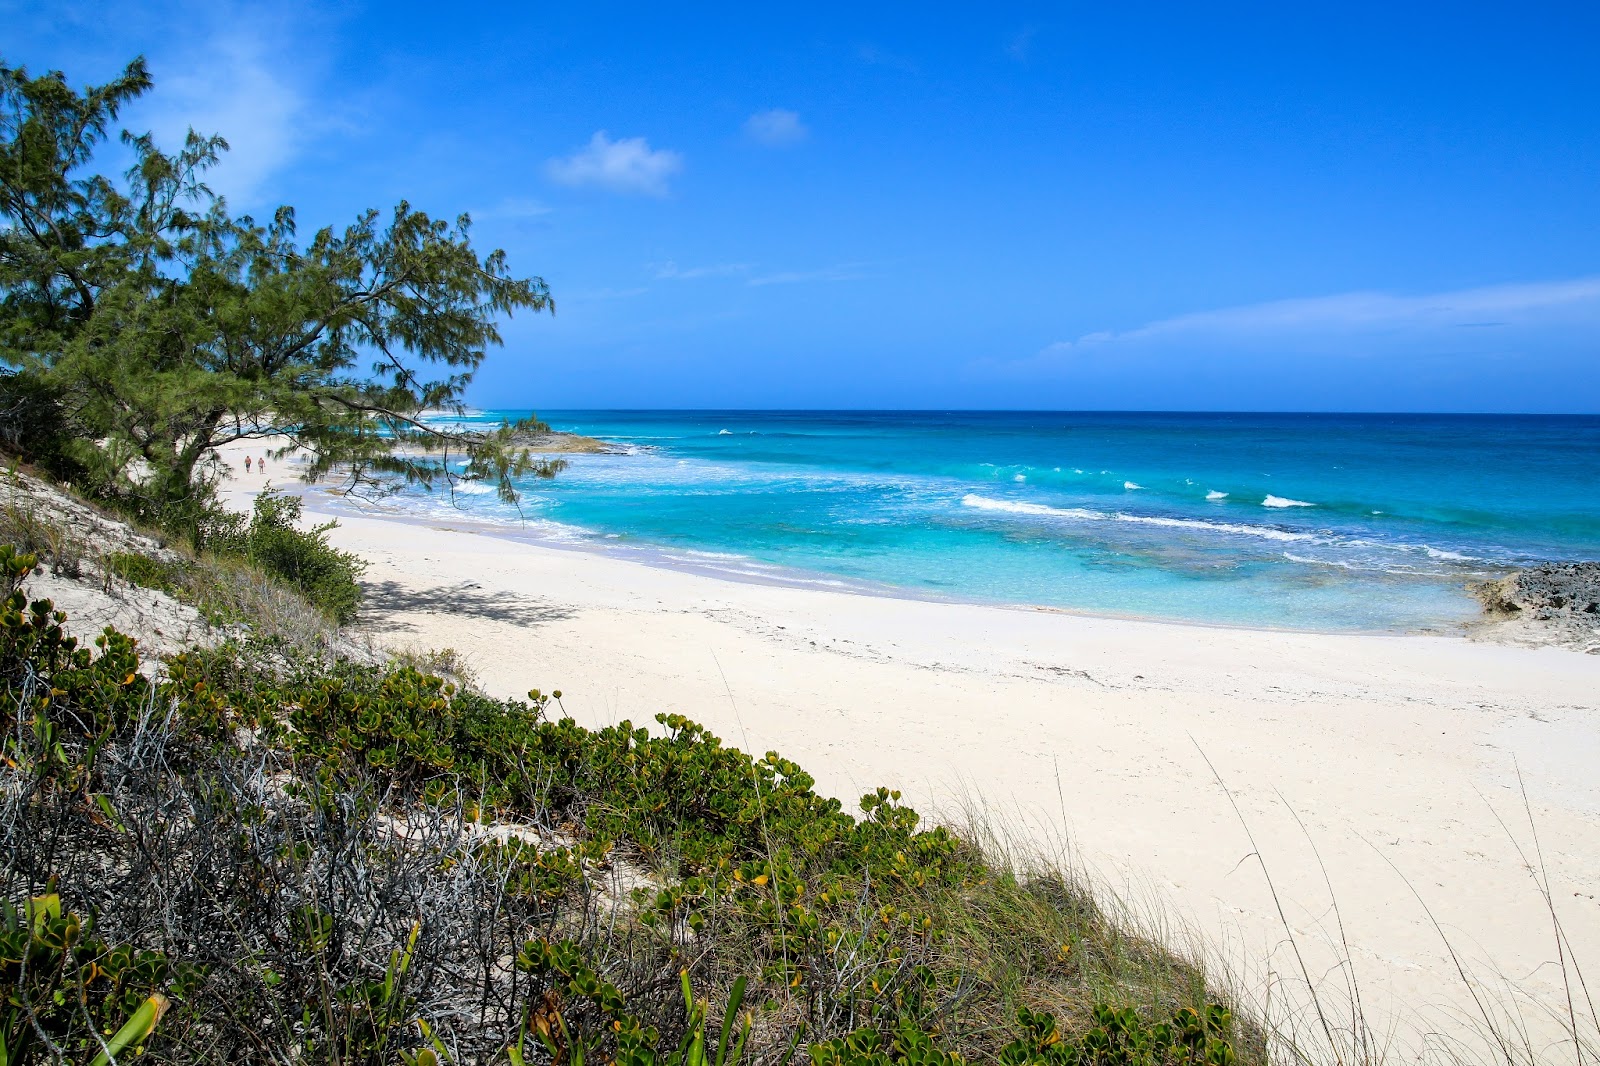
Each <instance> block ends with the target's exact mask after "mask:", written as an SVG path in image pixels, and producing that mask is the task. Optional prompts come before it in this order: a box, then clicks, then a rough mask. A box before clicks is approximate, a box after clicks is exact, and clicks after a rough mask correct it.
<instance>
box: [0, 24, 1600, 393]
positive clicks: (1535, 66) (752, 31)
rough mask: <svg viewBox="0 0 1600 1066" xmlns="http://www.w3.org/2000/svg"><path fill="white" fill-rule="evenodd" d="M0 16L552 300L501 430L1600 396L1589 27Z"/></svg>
mask: <svg viewBox="0 0 1600 1066" xmlns="http://www.w3.org/2000/svg"><path fill="white" fill-rule="evenodd" d="M765 6H766V5H736V6H732V5H730V6H727V7H723V8H711V7H701V8H697V9H693V10H690V9H687V8H682V7H679V6H676V5H650V6H645V5H639V6H638V7H633V6H619V5H607V4H587V5H570V6H567V7H562V6H559V5H558V6H553V7H552V6H548V5H529V4H517V5H510V4H507V5H503V6H495V5H467V4H459V5H440V4H433V3H430V4H415V5H412V4H405V3H390V4H383V5H377V4H368V5H364V4H359V3H355V4H337V5H327V6H321V7H318V6H306V5H296V4H292V3H291V4H272V5H263V6H259V7H256V6H250V5H244V4H229V3H221V4H211V3H208V4H203V5H201V4H184V3H175V4H169V3H145V4H137V5H124V4H115V3H113V4H104V3H96V4H68V3H54V4H43V5H41V4H38V3H25V4H17V3H11V2H7V0H0V24H4V25H5V26H6V30H5V33H4V35H3V37H0V54H4V56H5V58H6V59H7V61H9V62H12V63H23V64H26V65H28V66H29V67H31V68H34V69H44V68H61V69H64V70H66V71H67V73H68V75H69V76H70V77H71V78H72V79H73V80H74V81H78V82H82V81H86V80H98V79H104V78H106V77H108V76H109V75H110V74H111V73H112V72H114V70H115V69H116V68H117V67H118V66H119V65H120V64H121V63H123V62H125V61H126V60H127V59H128V58H130V57H131V56H133V55H134V54H137V53H141V52H142V53H144V54H146V55H147V56H148V57H149V60H150V62H151V66H152V69H153V71H154V73H155V76H156V79H157V89H156V92H155V93H154V94H152V95H151V96H150V97H149V98H147V100H146V101H145V102H143V103H142V104H141V105H140V106H139V107H138V108H137V109H136V110H135V111H133V112H131V113H129V114H127V115H126V116H125V117H126V118H127V120H128V123H129V124H130V125H133V126H136V127H139V128H141V129H144V128H148V129H152V130H154V131H156V132H157V133H158V134H160V135H161V136H162V137H163V139H164V140H166V141H167V142H169V143H175V142H176V139H177V138H178V137H180V136H181V134H182V131H183V130H184V128H185V127H186V126H188V125H191V124H192V125H194V126H196V127H197V128H199V129H201V130H203V131H208V132H209V131H213V130H214V131H217V132H221V133H222V134H223V135H224V136H226V137H227V138H228V139H229V140H230V141H231V142H232V143H233V145H234V151H233V152H232V153H231V156H230V158H229V159H228V160H227V162H226V163H225V164H224V165H223V167H222V168H221V169H220V170H219V171H218V172H217V173H216V174H215V176H214V181H213V185H214V186H216V187H217V188H218V189H219V190H220V191H222V192H224V193H225V194H226V195H227V196H228V199H229V202H230V203H231V204H232V205H233V206H234V207H235V208H236V209H239V210H250V211H254V212H256V213H262V214H264V213H266V212H267V211H269V210H270V209H271V207H272V206H274V205H276V204H277V203H280V202H287V203H293V204H295V205H296V206H297V208H298V209H299V212H300V219H301V223H302V228H303V230H304V231H305V232H307V233H309V232H310V230H311V228H312V227H314V226H316V225H321V224H324V223H340V224H342V223H343V222H345V221H347V220H348V219H350V218H351V217H353V216H354V215H355V214H356V213H357V212H358V211H360V210H362V209H363V208H366V207H378V208H385V207H388V206H390V205H392V204H393V203H394V202H395V201H396V200H398V199H400V198H406V199H409V200H411V201H412V202H413V203H414V204H416V205H418V206H420V207H422V208H423V209H425V210H428V211H430V212H433V213H435V214H440V215H454V214H455V213H457V212H460V211H463V210H465V211H469V212H470V213H471V214H472V215H473V217H474V219H475V232H476V234H477V239H478V240H479V241H480V242H481V243H482V244H483V245H485V246H486V247H488V246H500V247H504V248H505V249H506V250H507V251H508V252H509V253H510V256H511V261H512V264H513V266H514V267H516V268H517V269H519V270H520V271H523V272H526V273H529V274H539V275H542V276H543V277H545V278H546V279H547V280H548V281H549V283H550V286H551V288H552V290H553V292H554V294H555V297H556V302H557V314H556V315H555V316H554V317H553V318H552V317H549V316H538V317H525V318H519V319H517V320H515V321H513V322H511V323H509V324H508V325H507V327H506V330H505V332H506V337H507V346H506V348H505V349H504V350H503V351H501V352H499V353H496V354H495V355H494V356H493V357H492V358H491V360H490V362H489V363H488V364H487V365H486V367H485V369H484V371H483V372H482V373H481V374H480V376H479V380H478V382H477V383H476V384H475V386H474V391H473V395H472V398H473V399H474V401H475V402H477V403H479V404H482V405H484V406H536V407H540V408H544V409H559V408H572V407H889V408H905V407H909V408H920V407H964V408H983V407H1000V408H1018V407H1021V408H1058V409H1078V408H1085V409H1087V408H1113V409H1145V408H1149V409H1198V410H1240V409H1244V410H1329V409H1333V410H1443V411H1451V410H1469V411H1484V410H1512V411H1532V412H1538V411H1581V412H1595V411H1600V6H1597V5H1594V4H1592V3H1588V4H1576V3H1574V4H1567V5H1538V4H1529V5H1518V6H1517V7H1516V8H1515V10H1514V11H1513V8H1512V6H1511V5H1503V4H1501V5H1493V6H1491V5H1474V4H1461V3H1455V4H1448V5H1447V4H1438V5H1429V4H1407V5H1396V4H1382V5H1378V4H1374V5H1361V4H1352V3H1347V4H1339V5H1317V6H1312V5H1293V4H1281V3H1276V4H1259V5H1242V4H1241V5H1204V7H1205V11H1204V12H1201V11H1199V10H1198V9H1199V8H1200V7H1201V6H1202V5H1187V4H1183V5H1180V4H1173V5H1156V4H1147V5H1112V4H1101V5H1095V6H1087V5H1048V6H1046V5H1040V6H1035V7H1029V6H1003V5H982V6H975V7H973V6H963V7H955V6H949V7H944V6H913V5H899V6H892V7H889V6H886V7H883V8H881V9H877V10H873V9H871V6H870V5H859V4H857V5H842V6H839V7H831V6H828V5H811V6H806V7H804V8H799V7H795V8H794V9H793V10H792V12H791V13H781V12H780V13H773V12H767V11H763V10H761V9H762V8H763V7H765Z"/></svg>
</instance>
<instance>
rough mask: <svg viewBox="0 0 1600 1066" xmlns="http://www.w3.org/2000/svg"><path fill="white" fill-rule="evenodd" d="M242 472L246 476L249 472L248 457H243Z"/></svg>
mask: <svg viewBox="0 0 1600 1066" xmlns="http://www.w3.org/2000/svg"><path fill="white" fill-rule="evenodd" d="M244 472H245V473H246V474H248V473H249V472H250V457H249V456H248V455H247V456H245V457H244Z"/></svg>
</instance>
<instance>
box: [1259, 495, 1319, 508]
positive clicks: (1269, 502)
mask: <svg viewBox="0 0 1600 1066" xmlns="http://www.w3.org/2000/svg"><path fill="white" fill-rule="evenodd" d="M1261 506H1263V507H1315V506H1316V504H1314V503H1307V502H1306V501H1304V500H1291V499H1289V498H1288V497H1287V496H1274V495H1272V494H1271V493H1268V494H1267V498H1266V499H1264V500H1262V501H1261Z"/></svg>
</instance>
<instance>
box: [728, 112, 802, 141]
mask: <svg viewBox="0 0 1600 1066" xmlns="http://www.w3.org/2000/svg"><path fill="white" fill-rule="evenodd" d="M744 134H745V136H746V137H749V138H750V139H751V140H752V141H755V142H756V143H757V144H764V145H767V146H768V147H769V148H786V147H788V146H789V145H792V144H799V143H800V142H801V141H803V140H805V139H806V138H807V137H808V136H810V134H811V131H810V130H809V129H807V128H806V125H805V123H803V122H801V121H800V115H799V114H798V113H797V112H794V111H789V110H786V109H784V108H781V107H774V108H772V109H771V110H770V111H757V112H756V113H755V114H753V115H751V116H750V117H749V118H747V119H745V120H744Z"/></svg>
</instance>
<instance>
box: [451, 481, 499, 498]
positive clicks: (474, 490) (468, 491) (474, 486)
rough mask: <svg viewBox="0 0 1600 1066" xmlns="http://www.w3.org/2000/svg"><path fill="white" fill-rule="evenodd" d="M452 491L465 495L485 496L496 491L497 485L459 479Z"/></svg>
mask: <svg viewBox="0 0 1600 1066" xmlns="http://www.w3.org/2000/svg"><path fill="white" fill-rule="evenodd" d="M451 491H452V492H458V493H460V494H462V495H463V496H485V495H488V494H489V493H492V492H494V491H495V487H494V486H493V485H485V484H484V483H483V482H481V481H458V482H456V483H455V486H454V487H453V488H452V489H451Z"/></svg>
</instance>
